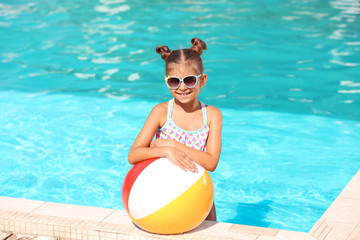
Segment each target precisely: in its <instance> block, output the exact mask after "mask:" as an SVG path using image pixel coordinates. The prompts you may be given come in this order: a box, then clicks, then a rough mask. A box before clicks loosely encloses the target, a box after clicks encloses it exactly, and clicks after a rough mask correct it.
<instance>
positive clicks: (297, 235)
mask: <svg viewBox="0 0 360 240" xmlns="http://www.w3.org/2000/svg"><path fill="white" fill-rule="evenodd" d="M275 239H276V240H289V239H291V240H317V239H316V238H314V237H312V236H311V235H310V234H309V233H305V232H293V231H286V230H279V232H278V233H277V234H276V235H275Z"/></svg>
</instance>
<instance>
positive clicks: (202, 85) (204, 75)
mask: <svg viewBox="0 0 360 240" xmlns="http://www.w3.org/2000/svg"><path fill="white" fill-rule="evenodd" d="M206 81H207V75H206V73H203V74H202V75H201V77H200V87H204V86H205V84H206Z"/></svg>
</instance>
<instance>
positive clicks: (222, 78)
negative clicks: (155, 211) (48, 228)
mask: <svg viewBox="0 0 360 240" xmlns="http://www.w3.org/2000/svg"><path fill="white" fill-rule="evenodd" d="M154 13H156V14H154ZM160 13H166V14H160ZM359 13H360V9H359V6H358V3H357V2H356V1H353V2H352V1H330V2H326V3H324V2H323V1H272V2H271V4H269V3H267V4H265V3H263V2H261V1H251V2H250V1H249V2H246V1H242V2H238V1H186V2H183V3H179V2H177V1H166V2H165V1H154V2H146V1H137V2H133V1H131V2H130V1H124V0H100V1H76V3H74V2H73V1H51V2H48V1H40V0H37V1H32V2H30V1H3V2H2V3H1V4H0V28H1V33H2V34H1V35H0V42H1V46H2V47H1V48H0V76H1V77H0V109H1V112H2V114H1V115H0V152H1V157H0V161H1V166H2V170H3V173H6V174H2V175H1V177H0V186H1V188H0V195H3V196H11V197H20V198H28V199H36V200H43V201H55V202H64V203H75V204H82V205H90V206H98V207H111V208H120V209H122V208H123V207H122V204H121V196H120V193H121V184H122V181H123V178H124V177H125V174H126V172H127V171H128V169H129V168H130V166H129V165H128V164H127V160H126V156H127V152H128V150H129V148H130V146H131V144H132V141H133V140H134V138H135V137H136V134H137V133H138V132H139V130H140V128H141V127H142V124H143V122H144V121H145V118H146V117H147V115H148V113H149V112H150V110H151V108H152V107H153V106H154V105H155V104H157V103H158V102H160V101H166V100H168V99H169V98H170V94H169V92H168V90H167V89H166V86H165V85H164V83H163V80H162V79H163V77H162V76H163V62H162V60H161V58H160V57H159V55H158V54H156V53H155V51H154V48H155V46H156V45H159V44H168V45H169V46H170V48H177V47H188V45H189V44H185V43H189V42H190V39H191V38H192V37H193V36H198V37H200V38H202V39H204V40H205V42H206V43H207V44H208V46H209V49H208V51H206V52H205V54H204V57H203V58H204V64H205V69H206V72H207V73H208V75H209V81H208V85H207V86H206V88H205V89H204V90H203V92H202V93H201V97H200V98H201V100H202V101H204V102H206V103H208V104H211V105H215V106H217V107H219V108H220V109H221V110H222V111H223V115H224V129H223V151H222V155H221V160H220V163H219V166H218V168H217V170H216V171H215V172H214V173H213V174H212V178H213V181H214V184H215V188H216V199H215V200H216V204H217V209H218V220H219V221H225V222H232V223H241V224H248V225H256V226H264V227H273V228H281V229H289V230H298V231H308V230H309V229H310V228H311V227H312V225H313V224H314V223H315V222H316V221H317V219H318V218H319V217H320V216H321V215H322V213H323V212H324V211H325V210H326V208H327V207H328V206H329V205H330V204H331V202H332V201H333V200H334V199H335V198H336V196H337V195H338V194H339V193H340V191H341V189H342V188H343V187H344V186H345V185H346V184H347V182H348V181H349V180H350V179H351V177H352V176H353V175H354V174H355V172H356V171H357V170H358V169H359V167H360V162H359V158H360V149H359V147H358V146H359V144H360V140H359V139H360V138H359V135H360V121H359V120H360V116H359V111H358V109H359V107H360V104H359V102H360V101H359V100H360V82H359V70H360V69H359V67H360V62H359V52H360V50H359V49H360V42H359V36H360V29H359V25H358V24H357V22H358V21H359Z"/></svg>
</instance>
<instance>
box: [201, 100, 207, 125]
mask: <svg viewBox="0 0 360 240" xmlns="http://www.w3.org/2000/svg"><path fill="white" fill-rule="evenodd" d="M200 104H201V111H202V114H203V119H204V126H205V125H206V124H207V114H206V105H205V104H204V103H203V102H200Z"/></svg>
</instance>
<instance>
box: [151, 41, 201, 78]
mask: <svg viewBox="0 0 360 240" xmlns="http://www.w3.org/2000/svg"><path fill="white" fill-rule="evenodd" d="M191 45H192V46H191V47H190V48H187V49H179V50H174V51H171V50H170V48H168V47H167V46H158V47H156V52H157V53H158V54H160V55H161V58H162V59H164V61H165V71H166V73H167V72H168V70H169V69H170V68H171V64H172V63H177V64H179V63H187V64H191V66H192V67H193V68H194V70H195V71H196V73H197V74H200V73H202V72H203V71H204V67H203V64H202V60H201V57H200V55H201V53H202V52H203V50H206V48H207V47H206V44H205V42H204V41H202V40H200V39H198V38H193V39H191Z"/></svg>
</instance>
